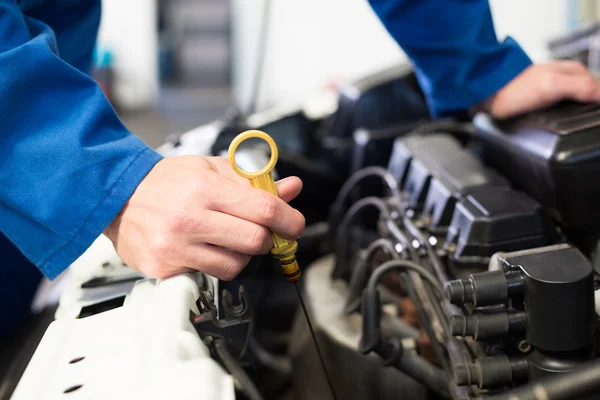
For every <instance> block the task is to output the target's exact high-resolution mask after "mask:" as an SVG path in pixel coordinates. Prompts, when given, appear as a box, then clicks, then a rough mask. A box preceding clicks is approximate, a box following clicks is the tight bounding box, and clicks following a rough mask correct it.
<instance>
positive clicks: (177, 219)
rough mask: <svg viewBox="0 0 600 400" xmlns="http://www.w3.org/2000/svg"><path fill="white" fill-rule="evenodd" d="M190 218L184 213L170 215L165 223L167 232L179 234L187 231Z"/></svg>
mask: <svg viewBox="0 0 600 400" xmlns="http://www.w3.org/2000/svg"><path fill="white" fill-rule="evenodd" d="M190 220H191V218H190V216H189V214H187V213H186V212H183V211H181V212H177V213H172V214H171V215H170V217H169V220H168V221H167V231H168V232H171V233H179V232H185V231H187V229H188V227H189V225H190V222H191V221H190Z"/></svg>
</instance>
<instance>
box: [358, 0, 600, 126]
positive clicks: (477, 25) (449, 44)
mask: <svg viewBox="0 0 600 400" xmlns="http://www.w3.org/2000/svg"><path fill="white" fill-rule="evenodd" d="M370 4H371V6H372V7H373V9H374V11H375V13H376V14H377V15H378V16H379V18H380V19H381V20H382V22H383V24H384V25H385V27H386V28H387V30H388V31H389V33H390V34H391V35H392V37H393V38H394V39H395V40H396V41H397V42H398V44H399V45H400V46H401V47H402V49H403V50H404V51H405V52H406V54H407V55H408V56H409V57H410V58H411V60H412V61H413V63H414V66H415V71H416V74H417V77H418V79H419V82H420V84H421V87H422V89H423V90H424V92H425V94H426V96H427V99H428V102H429V106H430V108H431V110H432V112H433V114H434V116H438V117H439V116H444V115H449V114H452V113H455V112H458V111H465V110H467V109H469V108H471V107H474V106H478V108H480V109H483V110H485V111H488V112H490V113H491V114H492V115H493V116H495V117H498V118H505V117H510V116H513V115H516V114H519V113H522V112H527V111H531V110H533V109H536V108H542V107H546V106H549V105H551V104H553V103H555V102H557V101H559V100H562V99H567V98H568V99H574V100H579V101H600V84H598V82H597V81H596V80H595V79H594V78H593V77H592V76H591V74H589V72H588V71H587V70H586V69H585V68H584V67H583V66H582V65H581V64H578V63H575V62H570V61H556V62H553V63H549V64H546V65H532V63H531V60H530V59H529V58H528V56H527V55H526V54H525V53H524V52H523V50H522V49H521V48H520V47H519V45H518V44H517V43H516V42H515V41H514V40H513V39H511V38H510V37H509V38H507V39H505V40H504V41H503V42H499V41H498V40H497V38H496V33H495V31H494V25H493V21H492V15H491V12H490V6H489V3H488V1H487V0H444V1H437V0H418V1H417V0H370Z"/></svg>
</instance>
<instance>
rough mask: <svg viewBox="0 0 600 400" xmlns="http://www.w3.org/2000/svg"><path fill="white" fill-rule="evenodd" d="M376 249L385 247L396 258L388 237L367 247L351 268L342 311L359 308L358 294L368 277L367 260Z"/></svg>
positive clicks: (351, 311) (347, 311)
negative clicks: (358, 260)
mask: <svg viewBox="0 0 600 400" xmlns="http://www.w3.org/2000/svg"><path fill="white" fill-rule="evenodd" d="M378 249H385V250H387V251H388V252H389V253H390V256H391V257H392V258H394V259H398V253H397V252H396V249H395V248H394V244H393V243H392V241H391V240H389V239H385V238H380V239H377V240H375V241H374V242H373V243H371V244H370V245H369V247H367V250H366V251H365V255H364V256H363V257H361V259H360V262H359V263H358V264H357V265H356V266H355V267H354V269H353V270H352V276H351V277H350V283H349V284H348V295H347V296H346V304H345V307H344V312H345V313H346V314H351V313H353V312H354V311H357V310H358V309H360V303H361V300H360V296H361V294H362V290H363V288H364V286H365V284H366V282H367V281H368V278H369V262H370V260H371V257H372V256H373V254H374V253H375V251H376V250H378Z"/></svg>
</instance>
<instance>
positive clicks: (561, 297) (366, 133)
mask: <svg viewBox="0 0 600 400" xmlns="http://www.w3.org/2000/svg"><path fill="white" fill-rule="evenodd" d="M398 109H402V112H396V111H397V110H398ZM317 114H318V113H317ZM428 118H429V116H428V113H427V110H426V106H425V103H424V100H423V97H422V94H420V93H419V91H418V88H417V86H416V83H415V79H414V75H413V74H412V73H411V72H410V71H391V72H390V71H384V72H383V73H382V74H381V75H380V76H375V77H372V78H371V79H366V80H364V81H360V82H358V83H356V84H355V85H349V86H348V87H347V88H345V89H343V90H341V91H340V93H339V99H338V107H337V110H336V111H335V112H334V113H333V114H326V113H325V114H323V115H320V116H318V117H314V118H313V117H311V116H309V113H307V112H306V110H305V109H303V108H298V109H293V110H289V109H287V110H285V112H280V113H278V112H271V113H269V115H268V116H264V115H263V116H260V115H258V116H257V115H254V116H251V117H248V118H238V117H236V118H233V119H231V120H226V121H220V122H219V124H218V125H219V126H218V129H217V128H214V129H217V130H218V132H216V133H215V132H213V133H214V134H215V138H216V139H215V140H214V142H213V143H211V144H210V145H209V149H208V150H207V149H204V148H202V149H200V148H199V147H195V146H199V145H198V143H205V142H207V140H206V139H204V138H203V140H199V137H198V135H200V133H201V131H202V130H198V131H196V132H190V133H189V134H183V135H181V137H178V138H177V139H176V140H175V141H174V142H173V143H169V146H168V149H169V151H172V153H173V154H175V155H177V154H201V155H207V154H212V155H215V156H217V155H221V154H222V152H223V151H224V150H225V149H226V148H227V147H228V145H229V143H230V142H231V139H232V138H233V137H234V136H235V135H237V134H238V133H239V132H241V131H242V130H245V129H249V128H250V129H259V130H263V131H265V132H267V133H268V134H269V135H271V136H272V137H273V138H274V139H275V140H276V141H277V144H278V147H279V162H278V164H277V167H276V169H277V173H278V175H279V176H280V177H284V176H288V175H297V176H299V177H300V178H301V179H302V180H303V182H304V188H303V192H302V194H301V195H300V196H299V197H298V198H297V199H295V200H294V201H293V203H292V205H293V206H294V207H295V208H297V209H298V210H300V211H301V212H303V213H304V215H305V216H306V221H307V228H306V230H305V232H304V234H303V235H302V237H301V238H299V239H298V244H299V252H298V254H297V256H298V260H299V261H300V263H301V265H302V266H303V267H304V268H303V275H304V277H303V278H302V279H301V290H302V292H303V294H304V298H305V300H306V303H307V306H308V309H309V312H310V316H311V319H312V322H313V325H314V327H315V331H316V335H317V338H318V340H319V343H320V345H321V346H322V348H323V350H324V351H323V353H324V356H325V364H326V365H325V366H326V368H327V370H328V372H329V374H330V375H331V377H332V380H333V386H334V390H335V394H336V397H337V398H339V399H347V398H352V399H357V400H360V399H383V400H388V399H389V400H393V399H410V400H412V399H414V400H426V399H450V398H451V399H454V400H471V399H484V398H485V399H503V400H515V399H519V400H525V399H536V400H538V399H539V400H541V399H544V400H545V399H551V400H558V399H594V398H597V397H598V395H597V393H599V392H600V359H599V357H598V356H599V355H600V353H599V348H598V338H599V337H600V336H599V330H598V327H599V324H598V311H600V296H598V301H596V297H597V296H596V293H597V291H596V289H597V288H599V287H600V280H599V278H598V276H597V273H596V269H595V267H596V266H597V265H598V264H600V260H599V257H598V254H599V253H600V251H599V250H598V249H599V248H600V244H599V243H600V240H599V239H600V208H598V207H597V206H596V204H597V202H598V201H597V200H600V199H599V198H597V197H600V189H598V188H597V187H596V185H595V184H594V178H595V176H596V175H597V174H596V171H597V170H598V169H600V140H599V139H600V107H598V106H595V105H587V104H574V103H563V104H559V105H557V106H555V107H552V108H550V109H547V110H542V111H540V112H536V113H531V114H528V115H524V116H522V117H520V118H515V119H513V120H510V121H503V122H498V121H493V120H492V119H491V118H489V116H487V115H484V114H478V115H475V116H474V117H473V118H472V119H468V120H442V121H430V120H429V119H428ZM256 121H259V122H256ZM214 129H213V130H214ZM597 136H599V137H598V138H597ZM250 150H251V151H249V152H248V153H247V156H248V160H250V161H251V164H256V165H260V162H264V161H261V160H264V159H268V155H267V153H266V152H265V151H264V149H263V148H262V147H260V146H257V147H256V148H252V149H250ZM163 151H164V150H163ZM165 156H169V153H165ZM252 157H255V158H252ZM91 250H92V251H91V252H90V254H93V256H89V255H88V256H86V257H83V258H84V259H85V260H83V261H85V263H89V264H90V265H92V266H93V267H91V268H88V266H85V268H82V269H81V270H79V269H77V268H75V269H74V268H73V266H72V267H71V269H72V270H76V271H78V272H77V274H78V276H77V279H75V280H73V281H72V282H71V283H70V284H71V285H72V287H71V288H70V291H67V292H65V294H63V296H62V298H61V306H60V307H59V309H58V312H57V314H56V319H57V321H56V322H55V323H54V324H55V327H54V328H52V327H51V329H50V330H49V331H48V332H50V333H52V332H56V331H57V329H61V328H60V327H61V326H67V327H69V330H67V331H65V334H64V335H61V336H60V338H59V339H60V340H59V342H60V343H81V344H82V346H84V347H80V348H79V349H78V350H81V349H84V348H86V347H85V346H91V347H92V348H93V349H92V350H93V351H92V352H90V354H98V355H99V357H100V358H101V359H102V354H103V353H104V351H102V348H101V347H99V346H98V345H97V344H96V342H94V341H90V340H88V337H87V336H89V335H87V336H86V337H80V336H81V335H80V333H78V332H80V331H79V328H76V327H78V326H83V325H87V326H94V329H95V330H97V331H98V332H97V335H96V336H97V339H98V341H100V342H102V345H103V346H106V347H107V348H108V347H111V348H112V346H111V344H110V343H109V342H107V341H105V339H106V338H105V336H103V334H102V331H105V332H108V331H109V327H115V329H117V328H118V327H120V326H121V324H122V323H123V322H122V321H129V324H128V325H127V326H128V329H129V330H128V331H127V333H126V334H127V335H128V337H127V340H129V341H132V342H135V338H136V337H138V336H148V337H146V338H145V339H147V340H146V342H148V343H153V346H155V344H154V343H158V346H159V348H162V349H163V350H161V352H160V353H156V352H154V353H153V352H148V354H146V356H147V359H148V361H147V362H145V361H144V360H145V359H143V358H140V357H139V356H138V358H139V359H138V360H137V361H136V362H137V363H138V364H139V363H142V364H144V363H145V364H144V365H145V367H147V368H149V370H152V369H153V368H155V367H160V368H163V369H164V368H165V365H166V364H165V365H162V363H163V362H164V359H169V360H171V361H173V365H175V364H176V365H177V366H178V368H179V366H180V365H181V368H182V369H183V370H185V371H187V372H186V374H187V375H186V374H182V375H181V376H179V378H177V377H176V376H175V375H177V374H174V375H173V377H172V379H173V382H175V381H177V382H178V383H179V384H181V386H182V387H184V386H185V384H197V383H198V382H199V381H197V380H195V378H193V376H192V375H193V373H192V372H190V371H191V370H190V369H189V368H188V367H186V363H189V361H190V358H189V356H188V355H186V354H195V357H196V358H197V360H196V361H198V362H200V361H201V362H202V363H203V364H202V365H203V367H202V368H204V367H206V369H205V370H210V371H214V373H215V374H217V375H219V377H220V378H222V382H224V383H223V388H221V389H218V388H216V389H218V390H215V391H213V392H211V396H212V397H211V398H215V399H229V398H232V397H233V396H234V394H233V392H234V391H235V397H236V398H241V399H252V400H254V399H256V400H259V399H265V400H266V399H273V400H275V399H278V400H279V399H289V398H294V399H298V400H304V399H307V400H308V399H332V394H331V392H330V391H329V388H328V385H327V382H326V380H325V378H324V374H323V370H322V367H321V365H320V364H319V360H318V357H317V355H316V353H315V349H314V346H313V344H312V341H311V337H310V334H309V331H308V328H307V324H306V320H305V319H304V316H303V315H302V314H301V313H299V312H298V309H299V308H298V300H297V298H296V295H295V291H294V290H293V289H290V286H289V284H288V283H287V282H285V281H284V280H283V279H282V278H281V276H280V270H279V267H277V266H276V265H275V264H274V263H273V260H272V259H271V258H269V257H255V258H253V259H252V261H251V262H250V264H249V265H248V267H247V268H246V269H245V270H244V271H243V273H242V274H240V275H239V276H238V277H237V278H236V279H235V280H233V281H228V282H225V281H218V280H216V279H214V278H211V279H205V278H206V276H204V275H203V274H201V273H198V274H196V275H193V276H188V277H183V276H180V277H175V278H173V279H174V280H173V281H170V280H168V279H167V280H162V281H161V280H148V279H146V278H145V277H142V276H139V275H138V274H134V275H131V271H130V270H129V268H128V267H127V266H125V265H124V264H123V263H122V261H121V260H120V259H119V258H118V256H117V255H116V252H114V249H106V248H98V247H97V246H96V247H94V248H93V249H91ZM107 257H108V258H107ZM83 261H82V259H80V260H79V262H80V263H81V262H83ZM74 265H75V264H74ZM115 266H116V267H115ZM177 282H179V283H177ZM181 282H187V283H185V284H183V283H181ZM199 282H204V283H203V284H202V285H201V284H200V283H199ZM209 283H210V284H209ZM164 287H172V288H176V290H173V291H172V292H169V291H166V290H163V289H161V290H154V289H153V290H150V289H151V288H164ZM179 288H181V289H179ZM136 299H138V300H136ZM115 300H118V301H117V302H116V303H115ZM117 303H118V304H117ZM156 304H160V305H161V306H160V307H158V308H157V306H156ZM596 304H598V305H596ZM141 310H142V311H143V313H142V312H141ZM159 311H160V312H159ZM141 316H146V317H147V318H148V320H149V321H152V323H153V324H154V325H156V326H157V327H160V329H161V330H160V332H162V333H165V332H167V331H169V330H168V329H167V328H169V327H171V328H172V331H173V332H176V333H177V335H180V334H181V333H182V332H185V335H183V336H186V337H189V338H190V340H185V341H181V343H179V342H177V341H172V342H169V341H168V340H161V339H160V337H159V336H158V335H157V334H156V333H155V332H153V331H151V330H148V329H147V326H148V322H140V323H136V321H137V320H139V321H142V318H141ZM125 317H126V318H125ZM136 318H137V319H136ZM163 319H164V320H163ZM73 320H76V322H77V323H76V324H74V323H73ZM111 321H112V322H111ZM57 322H58V324H57ZM109 322H110V323H109ZM57 326H58V328H57ZM96 327H97V328H96ZM157 329H158V328H157ZM169 332H171V331H169ZM169 332H167V333H169ZM169 334H170V333H169ZM173 335H175V334H173ZM177 335H176V336H177ZM190 335H191V336H190ZM54 336H55V339H56V335H54ZM96 336H94V338H96ZM192 337H193V340H191V338H192ZM111 338H112V339H113V340H115V341H116V342H117V347H118V346H121V345H122V344H123V343H122V341H124V340H125V339H122V338H120V337H119V336H118V335H112V336H111ZM51 339H52V338H50V339H47V338H46V339H44V340H43V341H42V343H41V344H40V347H39V348H38V350H37V351H36V355H35V356H34V358H33V360H32V363H31V364H30V366H29V367H28V369H29V370H33V371H34V374H33V375H32V373H29V375H28V374H26V375H24V379H25V380H27V379H31V377H32V376H42V375H44V374H46V375H47V371H46V366H47V365H48V362H49V360H48V359H47V354H50V353H52V354H55V355H57V354H58V353H59V352H54V353H53V350H48V349H54V348H56V347H57V345H56V343H57V342H56V341H53V340H51ZM176 343H179V345H178V346H180V347H177V346H175V344H176ZM160 346H162V347H160ZM188 347H189V348H188ZM134 348H135V349H138V350H139V351H140V352H144V351H145V350H144V349H148V346H147V345H145V344H144V343H142V342H140V343H136V346H134V347H132V348H131V349H134ZM65 349H67V350H68V348H67V347H65ZM131 349H130V350H131ZM191 350H193V351H192V352H191V353H190V351H191ZM66 353H68V351H66V350H65V354H62V353H61V354H58V355H60V357H59V359H60V360H61V361H60V362H62V361H64V360H63V358H64V359H65V360H67V358H68V356H69V355H68V354H66ZM157 354H158V355H161V357H162V355H164V357H163V358H160V357H159V358H156V357H154V356H156V355H157ZM58 355H57V357H58ZM79 356H80V355H79ZM45 357H46V358H45ZM157 360H158V361H157ZM103 361H105V362H104V363H99V364H97V365H96V366H95V368H97V370H98V371H99V372H102V374H100V373H98V374H96V375H95V380H94V384H95V385H97V387H101V388H103V389H106V391H107V393H108V392H110V393H111V395H112V393H113V392H114V391H113V392H111V390H112V389H111V388H108V387H104V386H103V384H104V380H105V378H104V377H105V376H110V375H111V374H112V369H113V368H114V367H113V366H112V364H111V363H112V361H114V360H109V361H111V362H106V361H107V360H106V359H104V360H103ZM130 361H131V360H130ZM134 361H135V360H134ZM87 362H89V363H92V362H93V357H89V360H88V361H87ZM136 362H132V363H131V364H132V365H133V364H136ZM78 365H83V364H78ZM74 368H76V367H73V366H71V365H70V364H69V363H68V362H62V364H61V369H57V370H56V371H55V374H57V376H58V375H60V376H62V375H63V371H67V372H68V373H67V372H64V374H65V376H69V377H70V376H71V375H70V374H71V373H73V371H76V370H75V369H74ZM160 368H158V369H157V370H159V369H160ZM215 368H216V369H215ZM76 372H77V371H76ZM225 372H226V374H225V375H226V376H223V373H225ZM77 373H79V372H77ZM129 373H130V372H129ZM209 375H210V374H209ZM209 375H206V376H203V379H204V380H203V381H202V382H206V384H207V385H210V380H211V379H212V378H211V377H210V376H209ZM149 376H151V375H144V376H141V377H138V378H139V379H138V380H139V382H141V383H140V385H139V387H140V388H141V389H140V390H145V389H143V388H145V387H147V386H148V383H147V382H151V383H152V384H154V383H155V382H154V380H153V379H149V378H148V377H149ZM79 377H80V376H78V378H79ZM232 378H233V379H232ZM36 379H37V378H36ZM86 379H87V378H86ZM90 379H91V378H90ZM185 379H189V381H188V382H186V381H185ZM98 382H99V383H98ZM76 383H81V384H83V383H84V382H79V381H78V382H76ZM163 383H164V387H165V388H168V386H169V385H170V384H172V382H162V383H161V384H163ZM27 384H28V383H27V382H25V383H23V381H22V382H21V386H23V385H27ZM29 385H31V384H29ZM61 385H62V383H60V385H59V384H57V385H54V386H56V387H54V386H52V389H53V390H54V389H56V393H57V395H56V396H62V395H63V394H64V393H62V390H63V389H64V387H63V386H64V385H63V386H61ZM89 386H92V384H88V383H87V382H86V383H85V385H84V386H83V387H89ZM32 387H35V385H32ZM49 387H50V386H49ZM161 387H162V386H161ZM36 389H38V390H39V392H40V393H41V392H43V391H44V390H46V388H44V387H41V386H40V387H37V388H36ZM109 389H110V390H109ZM196 389H197V390H198V392H199V393H200V392H202V390H201V389H200V388H196ZM165 390H167V389H165ZM81 393H82V394H81V395H85V392H83V391H82V392H81ZM115 393H117V392H115ZM203 393H207V392H203ZM17 394H18V393H17ZM185 394H186V396H189V397H190V398H192V397H193V396H195V395H196V392H194V391H189V392H186V393H185ZM157 396H158V391H157ZM26 397H27V396H25V397H23V398H26ZM16 398H19V397H16ZM48 398H59V397H48ZM182 398H183V397H182ZM186 398H187V397H186Z"/></svg>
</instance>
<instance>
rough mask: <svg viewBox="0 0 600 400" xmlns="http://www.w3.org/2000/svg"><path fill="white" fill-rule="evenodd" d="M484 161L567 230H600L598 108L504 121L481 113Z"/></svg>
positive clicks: (572, 107) (565, 108)
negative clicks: (545, 208) (544, 207)
mask: <svg viewBox="0 0 600 400" xmlns="http://www.w3.org/2000/svg"><path fill="white" fill-rule="evenodd" d="M474 124H475V126H476V127H477V131H478V137H479V138H480V140H481V141H482V143H483V145H484V157H485V160H486V162H488V163H489V164H491V165H492V166H493V167H495V168H496V169H497V170H498V171H499V172H501V173H502V174H504V175H505V176H506V177H507V178H508V179H509V180H510V181H511V182H512V183H513V184H515V185H516V186H518V187H519V188H520V189H522V190H523V191H525V192H526V193H528V194H529V195H530V196H531V197H533V198H534V199H536V200H537V201H539V202H540V203H542V204H543V205H545V206H546V207H547V208H548V210H549V212H550V214H551V215H552V216H553V217H554V218H555V219H556V220H557V221H558V222H559V223H560V224H561V225H563V226H564V227H566V228H571V229H585V230H592V229H594V228H598V226H600V207H599V206H598V204H600V185H599V184H598V183H597V182H598V177H599V176H600V106H599V105H595V104H578V103H562V104H559V105H557V106H555V107H552V108H549V109H546V110H544V111H540V112H535V113H531V114H528V115H526V116H525V117H522V118H518V119H513V120H509V121H506V122H502V123H495V122H493V121H492V120H491V119H490V118H489V116H487V115H485V114H478V115H476V116H475V119H474Z"/></svg>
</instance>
